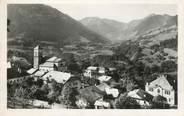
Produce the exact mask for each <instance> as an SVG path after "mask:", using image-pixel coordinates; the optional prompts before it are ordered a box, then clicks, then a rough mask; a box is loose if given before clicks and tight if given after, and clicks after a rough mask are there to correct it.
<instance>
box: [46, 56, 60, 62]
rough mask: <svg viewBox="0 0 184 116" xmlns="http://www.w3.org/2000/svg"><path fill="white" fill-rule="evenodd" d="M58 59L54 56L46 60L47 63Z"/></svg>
mask: <svg viewBox="0 0 184 116" xmlns="http://www.w3.org/2000/svg"><path fill="white" fill-rule="evenodd" d="M57 59H58V58H57V57H56V56H53V57H51V58H49V59H48V60H47V62H54V61H55V60H57Z"/></svg>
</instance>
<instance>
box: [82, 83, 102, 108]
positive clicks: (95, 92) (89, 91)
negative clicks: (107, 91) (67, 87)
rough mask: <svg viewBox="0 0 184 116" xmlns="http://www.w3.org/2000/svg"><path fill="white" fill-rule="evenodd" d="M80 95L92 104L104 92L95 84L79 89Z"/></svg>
mask: <svg viewBox="0 0 184 116" xmlns="http://www.w3.org/2000/svg"><path fill="white" fill-rule="evenodd" d="M79 94H80V96H81V97H83V98H85V99H86V100H87V101H88V102H89V103H92V104H94V103H95V101H96V100H98V99H100V98H102V97H103V95H104V93H103V92H102V91H101V90H99V89H98V88H97V87H95V86H90V87H86V88H84V89H80V90H79Z"/></svg>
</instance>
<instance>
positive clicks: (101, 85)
mask: <svg viewBox="0 0 184 116" xmlns="http://www.w3.org/2000/svg"><path fill="white" fill-rule="evenodd" d="M96 87H97V88H98V89H100V90H101V91H104V92H105V88H110V86H109V85H107V84H106V83H101V84H100V85H97V86H96Z"/></svg>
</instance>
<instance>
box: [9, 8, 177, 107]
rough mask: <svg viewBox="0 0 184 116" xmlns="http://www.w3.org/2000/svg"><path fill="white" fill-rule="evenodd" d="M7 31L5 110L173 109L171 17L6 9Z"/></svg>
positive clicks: (174, 35)
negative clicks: (133, 17) (81, 16)
mask: <svg viewBox="0 0 184 116" xmlns="http://www.w3.org/2000/svg"><path fill="white" fill-rule="evenodd" d="M30 14H31V15H30ZM48 16H49V17H48ZM20 17H21V18H20ZM46 17H47V18H46ZM7 27H8V29H7V31H8V35H7V46H8V48H7V107H8V108H11V109H176V108H177V107H178V88H177V83H178V80H177V79H178V74H177V71H178V69H177V68H178V66H177V64H178V52H177V51H178V24H177V15H176V16H170V15H167V14H163V15H159V14H151V15H149V16H146V17H144V18H142V19H138V20H132V21H130V22H129V23H123V22H119V21H115V20H111V19H101V18H98V17H87V18H84V19H82V20H75V19H73V18H72V17H71V16H68V15H67V14H64V13H62V12H60V11H59V10H57V9H55V8H52V7H50V6H47V5H41V4H34V5H33V4H29V5H28V4H27V5H23V4H21V5H13V4H12V5H8V26H7Z"/></svg>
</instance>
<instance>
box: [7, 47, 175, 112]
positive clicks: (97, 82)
mask: <svg viewBox="0 0 184 116" xmlns="http://www.w3.org/2000/svg"><path fill="white" fill-rule="evenodd" d="M40 55H41V50H40V49H39V46H36V47H35V48H34V58H33V59H34V61H33V68H30V69H29V70H27V71H26V72H27V75H26V76H22V77H19V78H12V79H8V87H9V88H8V98H9V99H8V100H10V101H11V100H13V102H11V104H8V106H10V107H12V108H16V105H17V102H18V101H19V100H21V102H22V103H21V105H20V104H19V105H20V106H19V105H17V106H19V107H25V108H26V107H27V106H29V107H30V106H31V107H35V108H82V109H86V108H87V109H88V108H90V109H91V108H95V109H101V108H103V109H115V108H117V109H119V108H120V109H121V108H123V109H131V108H136V109H139V108H146V109H148V108H170V107H175V106H176V103H177V102H176V99H177V96H176V88H175V87H176V85H174V84H176V83H173V82H172V81H169V80H168V79H167V75H164V74H163V75H160V76H158V77H157V78H156V79H155V80H153V81H151V82H147V83H146V84H145V85H144V88H140V87H139V86H135V87H131V88H130V89H125V88H123V86H124V84H125V83H127V82H124V83H121V82H122V81H124V78H122V77H120V78H119V79H117V77H115V76H117V75H116V74H115V72H116V70H117V69H116V68H114V67H101V66H88V67H87V68H86V69H85V70H84V71H83V72H82V73H78V74H72V73H71V72H69V71H67V70H65V71H63V70H62V69H63V68H61V67H62V66H63V64H62V59H61V58H58V57H56V56H53V57H51V58H49V59H47V60H46V61H45V62H44V63H42V64H40V61H41V59H40V58H41V57H40ZM8 65H9V67H8V69H9V70H11V68H13V67H14V64H13V63H11V62H9V63H8ZM18 70H20V69H18ZM19 73H22V72H21V71H20V72H19ZM132 86H133V85H132ZM12 103H13V104H12Z"/></svg>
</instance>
